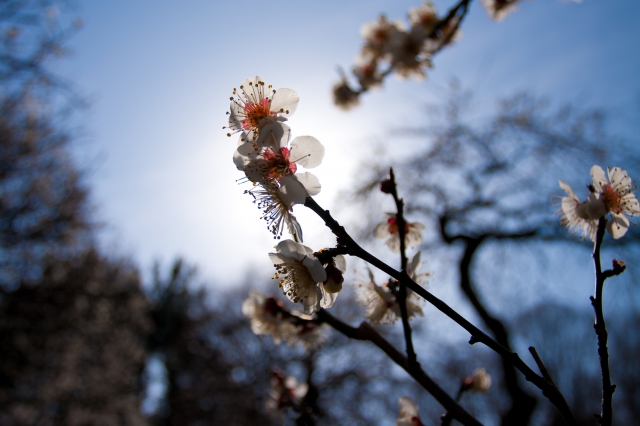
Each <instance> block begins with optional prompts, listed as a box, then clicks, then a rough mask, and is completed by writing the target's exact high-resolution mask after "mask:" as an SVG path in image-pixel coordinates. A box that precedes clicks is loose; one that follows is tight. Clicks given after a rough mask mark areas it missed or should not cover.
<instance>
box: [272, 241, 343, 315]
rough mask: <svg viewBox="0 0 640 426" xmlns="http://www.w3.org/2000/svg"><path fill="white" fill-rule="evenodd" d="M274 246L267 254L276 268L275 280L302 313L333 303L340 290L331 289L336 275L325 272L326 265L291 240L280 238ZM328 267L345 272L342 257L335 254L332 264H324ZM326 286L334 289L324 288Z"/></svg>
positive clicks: (308, 249)
mask: <svg viewBox="0 0 640 426" xmlns="http://www.w3.org/2000/svg"><path fill="white" fill-rule="evenodd" d="M275 249H276V252H275V253H269V257H270V258H271V261H272V262H273V265H274V267H275V268H276V274H275V275H274V279H279V280H280V281H279V282H278V286H279V287H281V288H282V291H283V293H284V295H285V296H287V298H289V300H291V301H292V302H294V303H298V302H302V303H303V305H304V310H305V312H307V313H310V314H313V313H315V312H317V311H318V310H319V309H320V308H325V309H328V308H330V307H331V306H333V303H334V302H335V300H336V298H337V297H338V291H339V289H337V291H334V290H336V285H335V282H334V281H335V278H333V277H332V276H331V275H333V274H331V275H328V274H327V270H326V268H325V266H323V265H322V263H320V260H318V258H317V257H315V256H314V254H313V250H312V249H310V248H309V247H307V246H304V245H302V244H298V243H296V242H294V241H291V240H284V241H281V242H280V243H278V245H276V246H275ZM330 267H331V268H334V267H335V268H337V269H338V270H339V271H340V272H342V273H344V272H345V271H346V261H345V260H344V257H343V256H336V258H335V259H334V263H333V264H331V265H327V268H330ZM333 276H335V275H333ZM325 285H328V286H329V287H333V288H328V289H327V288H325Z"/></svg>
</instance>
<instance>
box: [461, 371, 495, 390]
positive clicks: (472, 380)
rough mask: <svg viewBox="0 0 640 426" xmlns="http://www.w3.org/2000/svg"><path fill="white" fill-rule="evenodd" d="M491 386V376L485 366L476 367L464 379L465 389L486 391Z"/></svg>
mask: <svg viewBox="0 0 640 426" xmlns="http://www.w3.org/2000/svg"><path fill="white" fill-rule="evenodd" d="M490 387H491V376H490V375H489V373H487V370H485V369H484V368H476V369H475V370H474V371H473V373H471V374H470V375H469V376H468V377H467V378H465V379H464V383H463V389H465V390H472V391H474V392H480V393H486V392H487V391H488V390H489V388H490Z"/></svg>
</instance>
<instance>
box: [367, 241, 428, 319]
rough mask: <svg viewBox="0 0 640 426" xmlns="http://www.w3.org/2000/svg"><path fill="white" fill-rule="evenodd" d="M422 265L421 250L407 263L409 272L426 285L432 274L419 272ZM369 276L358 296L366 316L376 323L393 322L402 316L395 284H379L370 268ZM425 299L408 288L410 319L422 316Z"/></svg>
mask: <svg viewBox="0 0 640 426" xmlns="http://www.w3.org/2000/svg"><path fill="white" fill-rule="evenodd" d="M420 266H421V262H420V252H418V253H416V254H415V256H413V258H412V259H411V261H410V262H409V263H408V265H407V273H408V274H409V276H410V277H411V278H412V279H413V280H414V281H415V282H417V283H418V284H420V285H422V286H424V285H426V284H427V279H428V277H429V276H430V275H431V274H430V272H424V273H419V272H418V269H419V268H420ZM367 272H368V278H367V279H366V280H365V282H362V283H360V284H359V286H358V292H357V293H356V298H357V300H358V302H360V304H361V305H362V306H363V307H364V308H365V312H364V316H365V318H366V319H367V320H369V322H371V323H374V324H393V323H395V322H396V320H397V319H398V318H400V317H401V313H400V305H399V304H398V301H397V299H396V290H395V286H391V285H389V282H386V283H383V284H382V285H377V284H376V282H375V278H374V276H373V273H372V272H371V270H370V269H368V270H367ZM423 303H424V299H422V298H421V297H420V296H418V295H417V294H415V293H414V292H413V291H412V290H411V289H409V288H408V289H407V298H406V301H405V304H406V307H407V317H408V318H409V319H411V318H413V317H415V316H418V315H420V316H422V315H423V313H422V307H421V305H422V304H423Z"/></svg>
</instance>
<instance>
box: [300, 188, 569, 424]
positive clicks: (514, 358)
mask: <svg viewBox="0 0 640 426" xmlns="http://www.w3.org/2000/svg"><path fill="white" fill-rule="evenodd" d="M304 205H305V207H308V208H309V209H311V210H313V211H314V212H315V213H316V214H317V215H318V216H320V218H322V219H323V220H324V222H325V224H326V226H327V227H328V228H329V229H330V230H331V231H332V232H333V233H334V235H335V236H336V237H337V243H338V245H341V246H346V247H347V249H348V253H349V254H350V255H351V256H355V257H359V258H360V259H362V260H364V261H365V262H367V263H369V264H371V265H373V266H375V267H376V268H378V269H380V270H381V271H383V272H384V273H386V274H388V275H389V276H391V277H393V278H395V279H396V280H398V281H400V282H402V283H404V284H405V285H406V286H407V287H408V288H410V289H411V290H413V291H414V292H416V293H417V294H418V295H420V297H422V298H424V299H425V300H426V301H427V302H429V303H430V304H432V305H433V306H434V307H435V308H436V309H438V310H439V311H440V312H442V313H443V314H445V315H446V316H448V317H449V318H451V319H452V320H453V321H454V322H455V323H457V324H458V325H460V326H461V327H462V328H464V329H465V330H467V331H468V332H469V333H470V334H471V338H470V340H469V343H471V344H474V343H482V344H484V345H486V346H487V347H489V348H490V349H492V350H493V351H494V352H496V353H498V354H499V355H501V356H502V357H503V358H505V359H507V360H508V361H509V362H510V363H512V364H513V365H514V367H516V368H517V369H518V370H520V371H521V372H522V373H523V374H524V376H525V379H526V380H528V381H530V382H531V383H533V384H534V385H535V386H537V387H538V388H539V389H541V390H542V393H543V394H544V395H545V396H546V397H547V398H549V400H550V401H551V403H552V404H554V405H555V406H556V407H557V408H558V410H559V411H560V413H561V414H562V416H563V417H564V419H565V420H566V421H567V423H568V424H570V425H576V426H577V425H578V422H577V420H576V419H575V417H574V416H573V414H572V413H571V409H570V408H569V406H568V405H567V404H566V401H565V400H564V398H557V397H556V395H555V394H554V393H553V389H551V387H550V386H549V384H548V383H547V382H546V380H544V378H543V377H541V376H539V375H538V374H536V373H535V372H534V371H533V370H532V369H531V368H529V366H528V365H527V364H525V363H524V362H523V361H522V359H520V357H519V356H518V354H517V353H515V352H511V351H510V350H509V349H507V348H505V347H504V346H502V345H500V344H499V343H498V342H496V341H495V340H493V339H492V338H491V337H489V336H488V335H487V334H485V333H484V332H482V331H481V330H480V329H479V328H477V327H476V326H474V325H473V324H471V323H470V322H469V321H467V320H466V319H465V318H464V317H463V316H462V315H460V314H459V313H457V312H456V311H455V310H454V309H452V308H451V307H450V306H449V305H447V304H446V303H444V302H443V301H442V300H440V299H438V298H437V297H435V296H434V295H433V294H431V293H429V292H428V291H427V290H425V289H424V288H423V287H422V286H420V285H419V284H418V283H416V282H415V281H413V280H412V279H411V277H409V275H407V273H406V272H405V271H402V272H399V271H396V270H395V269H393V268H392V267H390V266H389V265H387V264H386V263H384V262H382V261H381V260H380V259H378V258H377V257H375V256H373V255H372V254H371V253H369V252H367V251H366V250H364V249H363V248H362V247H360V246H359V245H358V244H357V243H356V242H355V241H354V240H353V238H351V236H350V235H349V234H348V233H347V231H346V230H345V229H344V227H343V226H341V225H340V224H339V223H338V222H337V221H336V220H335V219H334V218H333V217H332V216H331V214H330V213H329V211H328V210H323V209H322V207H320V206H319V205H318V203H316V201H315V200H314V199H313V198H311V197H307V199H306V201H305V204H304Z"/></svg>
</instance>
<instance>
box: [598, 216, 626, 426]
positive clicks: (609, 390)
mask: <svg viewBox="0 0 640 426" xmlns="http://www.w3.org/2000/svg"><path fill="white" fill-rule="evenodd" d="M606 226H607V219H606V218H605V217H602V218H600V220H599V222H598V232H597V233H596V242H595V245H594V247H593V263H594V266H595V270H596V271H595V273H596V282H595V290H594V293H595V294H594V296H591V305H592V306H593V310H594V312H595V322H594V324H593V328H594V329H595V332H596V335H597V336H598V357H599V358H600V370H601V371H602V409H601V412H600V418H599V419H598V421H599V423H600V424H601V425H603V426H611V423H612V421H613V408H612V401H613V393H614V392H615V390H616V386H615V385H612V384H611V372H610V370H609V350H608V349H607V340H608V337H609V336H608V333H607V328H606V325H605V322H604V312H603V309H602V292H603V290H604V282H605V280H606V279H607V278H609V277H612V276H614V275H619V274H621V273H622V272H623V271H624V269H625V268H624V266H622V265H621V264H619V263H618V262H616V261H614V268H613V269H609V270H606V271H604V272H603V271H602V264H601V262H600V250H601V248H602V240H603V239H604V231H605V229H606Z"/></svg>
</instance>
